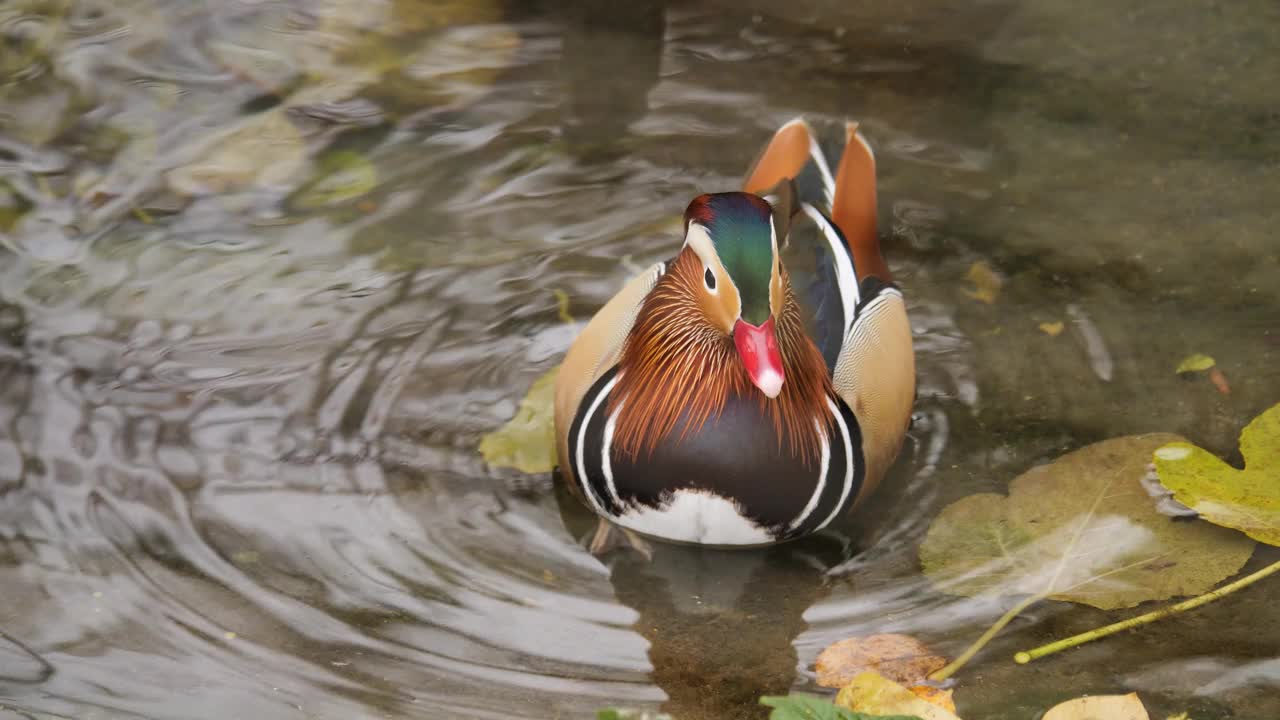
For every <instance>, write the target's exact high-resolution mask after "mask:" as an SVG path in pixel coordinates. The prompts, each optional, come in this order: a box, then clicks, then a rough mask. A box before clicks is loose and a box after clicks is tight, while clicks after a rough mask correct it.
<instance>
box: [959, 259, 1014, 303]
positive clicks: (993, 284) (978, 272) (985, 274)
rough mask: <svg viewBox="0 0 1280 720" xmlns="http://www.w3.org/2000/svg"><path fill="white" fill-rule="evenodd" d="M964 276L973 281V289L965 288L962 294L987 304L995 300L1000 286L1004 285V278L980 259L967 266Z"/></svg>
mask: <svg viewBox="0 0 1280 720" xmlns="http://www.w3.org/2000/svg"><path fill="white" fill-rule="evenodd" d="M965 277H966V278H968V279H969V282H971V283H973V289H972V290H965V291H964V294H965V295H968V296H969V297H971V298H973V299H974V300H981V301H982V302H984V303H986V304H988V305H990V304H991V303H994V302H995V301H996V296H997V295H999V294H1000V288H1001V287H1003V286H1004V280H1003V279H1001V277H1000V276H999V275H997V274H996V271H995V270H992V269H991V266H990V265H988V264H987V263H985V262H983V261H981V260H979V261H978V262H976V263H974V264H973V265H971V266H969V273H968V274H967V275H965Z"/></svg>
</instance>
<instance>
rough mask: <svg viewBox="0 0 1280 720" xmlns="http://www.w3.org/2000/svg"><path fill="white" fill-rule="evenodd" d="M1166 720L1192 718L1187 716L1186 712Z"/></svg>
mask: <svg viewBox="0 0 1280 720" xmlns="http://www.w3.org/2000/svg"><path fill="white" fill-rule="evenodd" d="M1164 720H1191V716H1190V715H1187V714H1186V713H1184V712H1180V713H1178V714H1177V715H1170V716H1169V717H1167V718H1165V719H1164Z"/></svg>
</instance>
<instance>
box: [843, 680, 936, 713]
mask: <svg viewBox="0 0 1280 720" xmlns="http://www.w3.org/2000/svg"><path fill="white" fill-rule="evenodd" d="M836 705H838V706H840V707H843V708H848V709H850V710H854V711H856V712H867V713H878V714H881V715H886V714H890V713H892V714H899V715H911V716H915V717H918V718H920V720H960V719H959V718H957V717H956V715H955V713H953V712H951V711H950V710H947V709H946V708H943V707H941V706H938V705H935V704H933V703H931V702H929V701H928V700H925V699H923V698H920V697H917V696H916V694H915V693H913V692H911V691H910V690H908V689H906V688H904V687H902V686H901V685H899V684H898V683H895V682H894V681H892V680H889V679H886V678H885V677H883V676H881V675H879V674H877V673H874V672H864V673H861V674H859V675H858V676H857V677H855V678H854V679H853V681H852V682H850V683H849V684H848V685H846V686H845V687H844V689H843V690H841V691H840V694H839V695H837V696H836Z"/></svg>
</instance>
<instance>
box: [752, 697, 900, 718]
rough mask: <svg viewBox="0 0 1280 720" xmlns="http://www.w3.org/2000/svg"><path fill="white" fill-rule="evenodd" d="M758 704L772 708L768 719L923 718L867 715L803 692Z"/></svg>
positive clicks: (772, 698) (764, 699)
mask: <svg viewBox="0 0 1280 720" xmlns="http://www.w3.org/2000/svg"><path fill="white" fill-rule="evenodd" d="M760 704H761V705H768V706H769V707H771V708H773V710H772V711H771V712H770V713H769V720H924V719H923V718H919V717H915V716H903V715H893V716H887V717H886V716H882V715H867V714H866V713H861V712H855V711H853V710H849V709H848V708H843V707H838V706H836V705H832V704H831V703H830V702H828V701H826V700H824V699H822V698H820V697H818V696H817V695H806V694H804V693H792V694H790V695H773V696H765V697H762V698H760Z"/></svg>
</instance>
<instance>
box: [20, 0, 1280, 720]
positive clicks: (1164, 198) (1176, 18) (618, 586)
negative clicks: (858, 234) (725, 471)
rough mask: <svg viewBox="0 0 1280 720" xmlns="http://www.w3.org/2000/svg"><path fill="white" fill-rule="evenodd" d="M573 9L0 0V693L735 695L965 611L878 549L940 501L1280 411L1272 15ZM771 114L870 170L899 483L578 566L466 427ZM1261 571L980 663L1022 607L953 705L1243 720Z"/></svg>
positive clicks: (585, 523)
mask: <svg viewBox="0 0 1280 720" xmlns="http://www.w3.org/2000/svg"><path fill="white" fill-rule="evenodd" d="M616 5H617V4H616V3H607V2H588V1H585V0H578V1H576V2H570V3H545V4H538V3H514V2H513V3H505V4H504V3H498V2H452V1H448V0H379V1H377V2H367V1H365V2H348V1H347V0H261V1H250V0H235V1H228V2H219V3H186V2H177V1H175V0H128V1H126V2H110V3H108V2H105V1H97V0H86V1H85V2H75V3H71V2H65V1H62V0H17V2H10V3H8V4H6V5H4V6H3V7H2V8H0V33H3V39H4V42H5V44H6V47H7V50H6V52H5V53H4V54H3V55H0V72H2V73H3V76H2V77H0V232H2V234H0V240H2V241H3V248H2V249H0V599H2V602H0V718H6V719H7V718H9V717H22V718H53V717H67V718H77V719H78V720H87V719H90V718H173V719H175V720H176V719H181V720H196V719H199V718H210V719H214V718H217V719H223V718H239V717H243V718H261V719H262V720H274V719H276V718H281V719H283V718H335V719H336V718H341V719H344V720H345V719H349V718H382V717H388V718H442V717H458V718H463V717H465V718H509V717H528V718H574V717H590V716H591V713H592V712H594V710H595V709H596V708H599V707H603V706H607V705H630V706H635V707H646V708H657V707H664V708H665V709H666V710H668V711H670V712H672V713H675V714H676V715H677V716H678V717H680V718H686V719H697V718H727V717H750V716H752V715H753V714H758V711H757V710H756V709H754V707H755V701H756V698H757V697H758V696H759V695H760V694H762V693H780V692H785V691H787V690H788V689H790V688H796V689H812V687H813V685H812V683H813V672H812V665H813V660H814V658H815V656H816V655H817V653H818V652H819V651H820V650H821V649H822V648H823V647H825V646H826V645H827V644H829V643H831V642H834V641H836V640H838V639H841V638H844V637H847V636H851V635H857V634H865V633H871V632H886V631H897V632H908V633H912V634H915V635H918V636H920V637H922V638H924V639H926V640H928V641H930V642H932V643H934V644H936V645H937V646H938V647H939V648H941V649H943V650H944V651H947V652H951V653H954V652H958V651H959V650H960V649H961V648H962V647H963V646H964V644H965V643H967V642H968V641H969V640H970V639H971V638H972V637H974V636H975V635H976V634H977V633H979V632H980V631H981V629H982V628H983V627H985V625H986V624H987V623H989V622H990V621H991V620H992V618H993V617H994V616H995V615H998V614H999V612H1000V611H1001V610H1002V608H1000V607H992V606H991V605H990V604H989V603H981V602H976V601H968V600H962V599H957V598H952V597H949V596H946V595H943V594H940V593H938V592H937V591H935V590H934V589H933V588H931V587H930V586H929V585H928V584H927V583H925V582H924V581H923V580H922V578H921V576H920V573H919V569H918V565H917V561H916V549H917V547H918V545H919V542H920V540H921V538H922V537H923V534H924V530H925V528H926V527H927V526H928V523H929V521H930V519H931V518H932V517H933V516H934V515H936V513H937V512H938V511H939V510H940V509H941V508H942V507H943V506H944V505H945V504H946V503H947V502H950V501H951V500H954V499H956V498H959V497H961V496H964V495H967V494H970V493H973V492H979V491H991V490H997V491H998V490H1001V489H1003V488H1004V487H1005V486H1006V484H1007V482H1008V480H1009V479H1010V478H1012V477H1014V476H1015V475H1017V474H1018V473H1020V472H1022V471H1023V470H1025V469H1027V468H1029V467H1031V466H1033V465H1035V464H1038V463H1041V462H1045V461H1048V460H1051V459H1052V458H1054V457H1056V456H1057V455H1058V454H1060V453H1061V452H1063V451H1066V450H1070V449H1074V448H1077V447H1080V446H1082V445H1084V444H1087V443H1089V442H1092V441H1095V440H1100V439H1103V438H1106V437H1111V436H1115V435H1122V434H1128V433H1137V432H1149V431H1172V432H1178V433H1182V434H1184V435H1186V436H1187V437H1189V438H1191V439H1192V440H1194V441H1195V442H1197V443H1199V444H1201V445H1203V446H1205V447H1208V448H1210V449H1213V450H1215V451H1217V452H1219V453H1221V454H1223V455H1225V456H1227V457H1228V458H1232V457H1234V458H1235V459H1236V460H1238V453H1236V454H1235V455H1234V456H1233V454H1232V453H1234V452H1235V451H1234V448H1235V444H1236V436H1237V433H1238V432H1239V429H1240V427H1242V426H1243V424H1244V423H1246V422H1247V421H1248V420H1249V419H1250V418H1252V417H1253V416H1254V415H1256V414H1257V413H1258V412H1260V411H1261V410H1262V409H1264V408H1266V407H1268V406H1270V405H1271V404H1274V403H1275V402H1277V401H1278V400H1280V282H1277V280H1278V279H1280V241H1278V239H1277V237H1276V231H1275V222H1274V203H1275V197H1276V189H1277V188H1280V170H1278V169H1277V168H1280V113H1278V112H1277V110H1276V108H1278V107H1280V91H1278V90H1277V89H1276V88H1277V86H1276V84H1275V82H1274V78H1276V77H1280V52H1277V50H1280V48H1277V44H1278V43H1280V41H1278V40H1277V37H1280V36H1278V35H1277V34H1276V33H1275V32H1273V29H1274V28H1276V27H1278V25H1277V23H1278V22H1280V6H1277V5H1276V4H1275V3H1274V2H1271V0H1241V1H1239V2H1235V3H1229V4H1228V3H1216V4H1206V3H1202V2H1193V1H1192V0H1172V1H1171V2H1167V3H1163V4H1160V5H1158V6H1156V5H1151V4H1149V3H1139V2H1120V3H1116V2H1103V1H1102V0H1087V1H1086V2H1076V3H1070V4H1067V3H1060V2H1052V1H1051V0H1023V1H1016V0H1008V1H1003V2H1002V1H996V2H984V3H971V2H956V1H952V0H907V1H905V2H896V3H891V4H888V5H885V4H882V3H870V2H853V3H838V2H821V1H819V0H796V1H795V2H791V3H786V4H784V5H779V4H777V3H764V2H757V1H756V0H747V1H746V2H743V1H742V0H739V1H737V2H733V3H729V2H725V1H723V0H698V1H690V2H674V1H672V2H669V3H661V2H657V3H655V2H638V3H631V4H629V8H628V9H620V8H619V7H616ZM801 113H804V114H808V115H809V116H811V117H814V118H817V119H820V120H821V119H827V120H836V119H840V118H842V117H845V116H851V117H854V118H857V119H858V120H859V121H860V122H861V123H862V127H863V130H864V133H865V134H866V135H867V137H868V138H869V139H870V140H871V142H872V143H873V145H874V146H875V148H876V151H877V157H878V159H879V164H880V172H881V185H880V202H881V212H882V216H881V225H882V231H883V233H884V234H885V236H886V241H885V244H886V252H887V254H888V256H889V261H890V264H891V266H892V268H893V270H894V272H895V274H896V276H897V278H898V280H899V282H900V283H901V285H902V286H903V287H904V289H905V291H906V293H907V296H908V298H909V304H910V313H911V318H912V323H913V326H914V330H915V334H916V348H917V352H918V365H919V373H920V401H919V403H918V407H917V410H918V414H917V422H916V425H915V427H914V429H913V431H912V434H911V437H910V439H909V442H908V444H907V447H906V448H905V449H904V453H903V457H902V460H901V461H900V463H899V465H898V467H897V468H896V469H895V472H894V474H893V476H892V477H891V478H890V481H889V482H888V483H887V487H886V488H885V490H884V491H883V492H882V493H880V495H879V496H878V497H877V498H876V500H875V502H874V503H873V505H872V506H871V507H869V508H868V509H867V510H866V511H865V512H862V513H860V514H859V515H858V516H857V517H854V518H852V519H850V520H849V521H848V522H845V523H843V524H842V525H841V526H840V527H838V528H835V529H833V530H831V531H829V532H826V533H824V534H823V535H821V536H819V537H815V538H812V539H810V540H806V541H804V542H801V543H796V544H793V545H788V546H785V547H782V548H778V549H777V550H774V551H770V552H740V553H731V552H713V551H697V550H689V549H676V548H665V547H663V548H659V552H658V554H657V556H656V557H655V558H654V561H653V562H652V563H646V562H641V561H640V560H639V559H638V558H637V557H635V556H626V555H623V556H619V557H614V558H611V559H609V560H608V561H607V562H601V561H600V560H597V559H595V558H593V557H591V556H590V555H589V554H588V553H587V552H586V551H585V549H584V541H585V540H586V539H588V538H589V536H590V533H591V530H592V519H591V518H590V517H589V516H588V514H587V513H586V511H585V510H583V509H582V508H580V507H578V506H576V505H575V504H574V503H573V502H572V501H571V500H569V499H567V498H566V497H564V496H563V494H562V492H561V491H559V490H557V489H556V487H555V486H554V485H553V483H552V481H551V478H550V477H549V476H525V475H521V474H519V473H516V472H514V471H511V470H506V469H493V468H490V467H488V466H486V464H485V463H484V462H483V460H482V459H481V458H480V456H479V454H478V452H477V450H476V446H477V443H478V442H479V439H480V437H481V436H482V435H483V434H484V433H486V432H489V431H491V430H493V429H495V428H497V427H499V426H501V425H502V424H503V423H504V422H505V421H506V420H507V419H508V418H510V417H511V415H512V414H513V413H514V412H515V409H516V406H517V404H518V402H519V401H520V399H521V398H522V396H523V394H524V392H525V391H526V390H527V389H528V387H529V385H530V383H531V382H532V381H533V380H534V379H535V378H537V377H538V376H539V375H541V374H542V373H543V372H545V371H546V370H548V369H549V368H551V367H553V366H554V365H555V364H556V363H557V362H558V360H559V358H560V356H561V355H562V354H563V352H564V350H565V349H566V348H567V347H568V345H569V343H570V341H571V340H572V338H573V336H574V334H575V333H576V332H577V331H578V330H579V329H580V328H581V326H582V324H583V323H584V322H585V321H586V319H587V318H589V317H590V315H591V313H592V312H594V311H595V310H596V309H597V308H598V307H599V306H600V305H601V304H603V303H604V302H605V301H606V300H607V299H608V298H609V296H610V295H611V294H612V293H613V292H614V291H615V289H616V288H617V287H618V286H619V284H620V283H622V282H623V281H624V280H625V279H626V278H627V277H628V276H629V274H630V273H631V272H633V271H634V270H635V269H636V268H637V267H641V266H643V265H645V264H647V263H649V262H652V261H654V260H657V259H662V258H666V257H668V256H669V255H670V253H671V251H672V249H673V248H674V247H675V246H676V244H677V243H678V242H679V240H678V238H677V237H676V236H675V234H674V233H675V230H676V228H677V227H678V225H677V222H678V218H679V214H680V212H681V211H682V210H683V207H684V205H685V204H686V203H687V202H688V200H689V199H690V198H691V197H693V196H694V195H696V194H698V193H700V192H704V191H717V190H724V189H728V188H731V187H733V186H734V184H735V182H736V181H737V179H738V178H739V176H740V174H741V173H742V171H743V170H744V169H745V167H746V165H747V163H748V162H749V161H750V160H751V158H753V157H754V155H755V153H756V151H757V149H758V147H759V145H760V143H762V142H764V141H765V140H766V139H767V137H768V135H769V133H770V132H771V130H772V129H773V128H774V127H776V126H777V125H778V124H780V123H782V122H785V121H786V120H788V119H790V118H791V117H794V116H795V115H797V114H801ZM976 262H983V263H986V264H987V265H988V266H990V267H991V268H993V269H994V270H995V271H996V272H997V273H999V275H1000V276H1001V277H1003V278H1004V285H1003V287H1002V289H1001V291H1000V293H999V296H998V297H997V299H996V302H994V303H991V304H986V303H982V302H979V301H977V300H975V299H974V298H973V297H971V296H970V295H968V294H966V292H965V290H966V289H971V288H972V285H971V283H970V282H969V281H968V280H967V279H966V274H967V273H968V272H969V270H970V268H971V267H972V266H973V264H974V263H976ZM557 292H563V293H565V294H566V295H567V297H568V298H569V303H568V312H569V314H570V315H571V316H572V318H573V322H572V323H566V322H565V321H564V320H563V319H562V318H561V313H560V307H559V304H558V300H557ZM1054 322H1062V323H1063V324H1064V328H1065V329H1064V331H1063V332H1062V333H1061V334H1060V335H1057V336H1050V335H1048V334H1046V333H1044V332H1042V331H1041V330H1040V329H1039V328H1038V326H1039V325H1040V324H1041V323H1054ZM1192 352H1206V353H1209V354H1211V355H1213V356H1214V357H1215V358H1216V359H1217V361H1218V363H1219V366H1220V368H1221V369H1222V370H1223V371H1224V373H1225V374H1226V376H1227V377H1228V379H1229V382H1230V385H1231V393H1230V394H1229V395H1223V394H1220V393H1219V392H1217V391H1216V390H1215V389H1214V387H1213V386H1212V385H1211V384H1210V383H1208V382H1205V381H1203V378H1201V379H1200V381H1196V380H1188V379H1185V378H1179V377H1177V376H1176V375H1175V374H1174V372H1173V368H1174V367H1175V366H1176V365H1177V363H1178V361H1179V360H1180V359H1181V358H1182V357H1184V356H1186V355H1188V354H1190V353H1192ZM1276 559H1277V554H1276V553H1274V552H1265V551H1261V552H1259V554H1258V555H1257V556H1256V557H1255V558H1254V560H1253V561H1252V562H1251V564H1250V566H1249V567H1250V568H1253V567H1260V566H1261V565H1262V564H1265V563H1267V562H1272V561H1275V560H1276ZM1277 592H1278V591H1277V590H1276V589H1275V586H1274V585H1271V586H1268V585H1266V584H1265V583H1264V584H1262V585H1259V586H1256V587H1254V588H1252V589H1250V590H1248V591H1246V592H1242V593H1240V594H1237V595H1236V596H1234V597H1233V598H1232V599H1230V600H1227V601H1223V602H1220V603H1217V604H1215V605H1212V606H1209V607H1206V608H1204V609H1202V610H1200V611H1198V612H1196V613H1195V614H1192V615H1188V616H1186V617H1184V618H1181V619H1179V620H1177V621H1171V622H1166V623H1164V624H1163V626H1162V627H1159V628H1158V629H1156V628H1153V629H1151V630H1150V631H1148V632H1145V633H1142V634H1128V635H1122V636H1117V637H1114V638H1111V639H1109V640H1107V641H1106V642H1102V643H1095V644H1093V645H1090V646H1087V647H1085V648H1082V649H1080V650H1078V651H1074V652H1071V653H1068V654H1064V655H1061V656H1058V657H1056V658H1053V659H1047V660H1045V661H1043V662H1041V663H1038V664H1037V665H1036V666H1033V667H1028V668H1020V667H1016V666H1014V665H1013V664H1012V663H1011V662H1010V661H1009V658H1010V656H1011V654H1012V652H1014V651H1015V650H1019V649H1024V648H1026V647H1028V646H1030V645H1032V644H1038V643H1040V642H1043V641H1046V640H1048V639H1051V638H1056V637H1060V636H1063V635H1065V634H1069V633H1072V632H1076V631H1079V630H1083V629H1086V628H1088V627H1092V626H1094V625H1097V624H1100V623H1103V622H1107V621H1110V620H1112V619H1114V618H1115V617H1117V615H1116V614H1109V613H1103V612H1099V611H1095V610H1091V609H1088V608H1076V607H1069V606H1066V605H1055V604H1046V605H1042V606H1040V607H1038V608H1036V609H1034V610H1033V611H1031V612H1029V613H1028V614H1027V615H1026V616H1024V618H1023V619H1021V620H1020V621H1019V622H1017V623H1015V625H1014V626H1013V627H1011V628H1010V630H1008V631H1007V632H1006V633H1005V634H1004V635H1003V636H1002V637H1001V638H999V639H998V640H997V641H996V642H995V643H994V644H993V645H992V646H991V648H990V650H989V651H988V652H986V653H985V654H984V655H982V656H980V657H979V659H978V660H977V661H975V663H974V664H973V665H971V666H970V668H969V669H967V670H966V672H965V673H964V674H963V676H962V678H961V681H962V684H961V686H960V689H959V690H958V693H957V699H958V701H959V704H960V710H961V713H962V714H963V715H964V716H965V717H968V718H991V719H992V720H1005V719H1008V720H1014V719H1015V718H1017V719H1022V718H1027V717H1033V716H1034V715H1035V713H1036V712H1038V711H1040V710H1042V709H1044V708H1046V707H1048V706H1049V705H1050V704H1052V703H1054V702H1056V701H1059V700H1063V699H1066V698H1069V697H1073V696H1076V695H1081V694H1085V693H1108V692H1128V691H1130V690H1137V691H1139V692H1141V693H1142V695H1143V698H1144V700H1146V701H1147V704H1148V706H1149V707H1150V709H1151V710H1152V716H1153V717H1164V716H1165V715H1166V714H1172V713H1176V712H1181V711H1191V714H1192V716H1193V717H1195V718H1196V719H1197V720H1214V719H1217V718H1264V717H1275V716H1277V715H1280V702H1278V701H1277V698H1280V692H1278V691H1280V651H1278V648H1280V610H1278V609H1277V608H1280V603H1277V602H1276V598H1277V597H1280V595H1278V594H1277Z"/></svg>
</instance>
